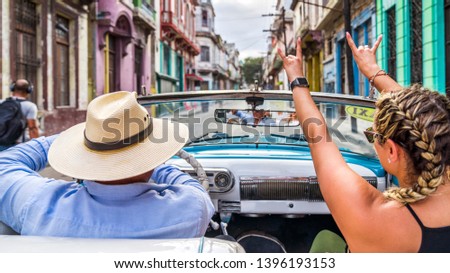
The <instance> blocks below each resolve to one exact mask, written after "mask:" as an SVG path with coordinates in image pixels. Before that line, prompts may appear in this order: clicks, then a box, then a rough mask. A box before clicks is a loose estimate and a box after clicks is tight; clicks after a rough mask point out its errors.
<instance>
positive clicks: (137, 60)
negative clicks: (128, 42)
mask: <svg viewBox="0 0 450 273" xmlns="http://www.w3.org/2000/svg"><path fill="white" fill-rule="evenodd" d="M142 52H143V50H142V48H141V47H139V46H135V47H134V73H135V74H136V91H137V93H138V94H139V95H142V93H143V92H142V63H143V60H142V58H143V53H142Z"/></svg>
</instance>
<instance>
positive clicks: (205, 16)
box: [202, 9, 208, 27]
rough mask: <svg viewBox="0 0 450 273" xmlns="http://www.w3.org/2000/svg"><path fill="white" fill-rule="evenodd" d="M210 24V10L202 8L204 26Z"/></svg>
mask: <svg viewBox="0 0 450 273" xmlns="http://www.w3.org/2000/svg"><path fill="white" fill-rule="evenodd" d="M207 26H208V11H207V10H206V9H204V10H202V27H207Z"/></svg>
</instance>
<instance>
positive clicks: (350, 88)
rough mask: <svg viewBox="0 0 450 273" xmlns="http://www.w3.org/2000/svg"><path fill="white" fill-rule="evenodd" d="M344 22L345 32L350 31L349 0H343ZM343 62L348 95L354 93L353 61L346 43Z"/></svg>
mask: <svg viewBox="0 0 450 273" xmlns="http://www.w3.org/2000/svg"><path fill="white" fill-rule="evenodd" d="M344 21H345V22H344V24H345V32H348V33H350V34H351V33H352V27H351V14H350V0H344ZM345 63H346V68H347V69H346V70H347V77H348V91H349V94H350V95H354V94H355V87H354V82H355V81H354V76H353V61H352V50H351V49H350V47H349V46H348V43H345Z"/></svg>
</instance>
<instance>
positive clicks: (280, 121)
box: [214, 109, 300, 127]
mask: <svg viewBox="0 0 450 273" xmlns="http://www.w3.org/2000/svg"><path fill="white" fill-rule="evenodd" d="M214 118H215V120H216V121H217V122H220V123H227V124H237V125H249V126H275V127H277V126H278V127H295V126H299V125H300V122H299V121H298V119H297V115H296V114H295V112H293V111H277V110H265V109H256V110H252V109H216V110H215V111H214Z"/></svg>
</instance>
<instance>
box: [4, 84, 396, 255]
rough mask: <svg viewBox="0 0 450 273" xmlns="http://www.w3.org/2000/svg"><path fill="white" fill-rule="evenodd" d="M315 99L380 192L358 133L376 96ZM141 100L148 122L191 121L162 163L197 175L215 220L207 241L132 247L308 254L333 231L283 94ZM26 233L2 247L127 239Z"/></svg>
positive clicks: (382, 175)
mask: <svg viewBox="0 0 450 273" xmlns="http://www.w3.org/2000/svg"><path fill="white" fill-rule="evenodd" d="M312 96H313V98H314V100H315V102H316V103H317V107H318V108H319V109H320V110H321V112H322V113H323V115H324V117H325V119H326V121H327V125H328V128H329V133H330V135H331V139H330V140H329V141H334V142H335V143H336V144H337V146H338V147H339V149H340V150H341V153H342V155H343V157H344V158H345V160H346V162H347V163H348V164H349V166H350V167H351V168H352V169H353V170H355V171H356V172H357V173H359V174H360V175H361V176H363V177H364V178H365V179H366V180H367V183H370V184H371V185H372V186H373V187H376V188H377V189H378V190H380V191H383V190H384V189H385V188H386V187H387V186H389V185H390V183H391V179H390V177H389V176H388V174H387V173H386V172H385V171H384V169H383V168H382V166H381V164H380V163H379V161H378V159H377V157H376V154H375V152H374V150H373V147H372V145H371V144H370V143H368V142H367V140H366V139H365V137H364V134H363V130H364V129H366V128H367V127H369V126H371V124H372V119H373V114H374V100H373V99H369V98H363V97H356V96H348V95H342V94H329V93H321V92H312ZM138 100H139V102H140V103H141V104H142V105H143V106H144V107H146V108H147V109H148V111H149V112H150V113H151V114H152V116H154V117H157V118H163V119H167V121H168V120H172V121H175V122H179V123H185V124H187V125H188V127H189V129H190V140H189V141H188V143H187V144H186V145H185V147H184V148H183V150H182V151H180V153H179V154H178V156H174V157H173V158H171V159H170V160H169V161H168V162H167V164H172V165H175V166H177V167H179V168H180V169H181V170H183V171H184V172H186V173H188V174H190V175H192V176H193V177H195V178H197V179H199V181H200V182H201V183H202V184H203V185H204V186H205V187H206V188H207V189H208V191H209V194H210V197H211V199H212V201H213V203H214V206H215V209H216V214H215V216H214V217H213V219H211V224H210V227H209V229H208V231H207V233H206V234H205V237H204V238H197V239H191V240H184V241H183V240H178V241H177V240H133V241H132V242H131V240H130V242H128V243H132V244H137V249H140V250H142V249H147V250H148V251H157V250H158V248H159V249H160V250H161V251H164V250H167V251H174V250H175V251H188V252H189V251H194V252H244V251H245V252H308V251H309V248H310V247H311V243H312V241H313V239H314V237H315V235H316V234H317V233H318V232H319V231H320V230H322V229H329V230H332V231H335V232H337V233H339V229H338V228H337V226H336V224H335V222H334V221H333V218H332V217H331V215H330V212H329V210H328V207H327V205H326V203H325V202H324V200H323V198H322V195H321V192H320V189H319V184H318V181H317V178H316V174H315V171H314V166H313V162H312V160H311V154H310V151H309V148H308V143H307V141H306V138H305V134H306V133H307V132H303V131H302V128H301V127H300V125H299V122H298V120H297V119H296V117H295V109H294V104H293V101H292V94H291V92H290V91H280V90H276V91H251V90H228V91H192V92H176V93H163V94H154V95H150V96H146V97H139V99H138ZM311 122H312V123H314V122H317V121H315V120H311ZM330 172H333V170H330ZM20 237H22V238H20ZM23 237H24V236H12V235H9V236H7V235H5V236H1V235H0V246H1V245H3V246H5V243H6V244H9V245H15V246H16V248H18V249H20V247H21V246H24V247H25V246H27V245H35V246H37V245H40V246H42V245H47V246H48V247H49V249H50V250H56V249H58V247H61V246H62V248H64V246H68V245H76V246H80V248H79V251H85V250H87V249H90V248H91V249H94V251H95V250H99V249H102V250H105V249H109V250H110V251H112V250H111V249H114V245H117V246H118V245H121V246H123V245H124V243H125V242H124V241H118V240H103V241H102V240H98V239H97V240H89V239H82V240H77V239H73V238H72V239H71V238H65V239H59V240H56V239H54V238H53V239H48V238H23ZM74 242H76V243H75V244H74ZM150 245H152V247H149V246H150ZM182 245H186V247H184V248H183V247H179V246H182ZM143 246H146V247H143ZM189 246H190V247H189ZM200 246H202V247H201V250H200ZM204 246H207V247H206V248H204ZM37 249H38V247H37ZM150 249H151V250H150ZM9 250H10V249H9ZM2 251H8V248H5V249H0V252H2ZM130 251H131V250H130Z"/></svg>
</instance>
